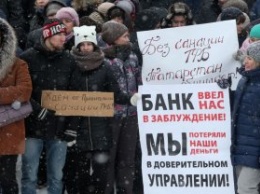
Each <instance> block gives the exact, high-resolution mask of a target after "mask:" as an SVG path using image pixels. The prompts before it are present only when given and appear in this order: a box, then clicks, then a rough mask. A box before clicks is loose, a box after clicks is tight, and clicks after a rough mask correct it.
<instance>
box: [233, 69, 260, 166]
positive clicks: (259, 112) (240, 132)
mask: <svg viewBox="0 0 260 194" xmlns="http://www.w3.org/2000/svg"><path fill="white" fill-rule="evenodd" d="M240 73H241V75H242V76H243V77H242V78H241V80H240V81H239V83H238V86H237V90H236V93H235V98H234V110H233V112H232V147H231V154H232V162H233V165H243V166H248V167H251V168H258V169H259V168H260V160H259V156H260V68H258V69H255V70H251V71H247V72H246V71H244V69H241V70H240Z"/></svg>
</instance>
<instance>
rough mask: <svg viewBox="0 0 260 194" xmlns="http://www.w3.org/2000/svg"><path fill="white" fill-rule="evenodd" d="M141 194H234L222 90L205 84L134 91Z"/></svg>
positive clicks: (227, 113) (225, 95)
mask: <svg viewBox="0 0 260 194" xmlns="http://www.w3.org/2000/svg"><path fill="white" fill-rule="evenodd" d="M139 93H140V94H141V96H142V97H141V100H139V101H138V104H137V108H138V122H139V130H140V140H141V147H142V173H143V184H144V193H145V194H158V193H163V194H173V193H176V194H180V193H185V194H194V193H196V194H216V193H223V194H224V193H228V194H235V191H234V180H233V168H232V164H231V161H230V145H231V138H230V136H231V130H230V128H231V122H230V107H229V93H228V90H227V89H226V90H222V89H220V88H219V87H218V86H217V84H216V83H211V84H192V85H191V84H189V85H188V84H182V85H180V84H173V85H171V86H169V85H145V86H140V87H139Z"/></svg>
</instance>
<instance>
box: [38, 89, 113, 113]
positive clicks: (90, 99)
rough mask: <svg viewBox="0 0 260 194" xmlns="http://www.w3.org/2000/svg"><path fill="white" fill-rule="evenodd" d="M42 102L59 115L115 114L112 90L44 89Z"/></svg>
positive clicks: (45, 106)
mask: <svg viewBox="0 0 260 194" xmlns="http://www.w3.org/2000/svg"><path fill="white" fill-rule="evenodd" d="M41 104H42V106H43V107H44V108H47V109H50V110H55V111H56V115H59V116H61V115H62V116H93V117H113V116H114V94H113V93H112V92H78V91H57V90H55V91H53V90H44V91H42V101H41Z"/></svg>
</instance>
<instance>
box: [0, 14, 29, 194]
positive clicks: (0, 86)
mask: <svg viewBox="0 0 260 194" xmlns="http://www.w3.org/2000/svg"><path fill="white" fill-rule="evenodd" d="M16 46H17V40H16V36H15V32H14V29H13V28H12V27H11V25H10V24H9V23H8V22H7V21H6V20H4V19H0V48H1V52H0V53H1V54H0V96H1V97H0V106H1V105H7V104H12V103H13V102H15V101H19V102H27V101H29V99H30V96H31V92H32V82H31V77H30V74H29V71H28V65H27V63H26V62H25V61H23V60H21V59H18V58H17V57H16ZM0 139H1V140H0V182H1V188H2V193H3V194H18V193H19V192H18V184H17V180H16V162H17V158H18V155H19V154H22V153H24V149H25V126H24V120H20V121H17V122H14V123H11V124H9V125H6V126H3V127H0Z"/></svg>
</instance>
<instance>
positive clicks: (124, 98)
mask: <svg viewBox="0 0 260 194" xmlns="http://www.w3.org/2000/svg"><path fill="white" fill-rule="evenodd" d="M105 67H106V72H107V83H108V91H110V92H113V93H114V100H115V103H117V104H129V105H130V98H131V96H130V95H129V94H126V93H124V92H122V91H121V90H120V88H119V85H118V82H117V80H116V78H115V76H114V74H113V71H112V69H111V67H110V66H109V65H108V64H106V65H105Z"/></svg>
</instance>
